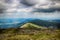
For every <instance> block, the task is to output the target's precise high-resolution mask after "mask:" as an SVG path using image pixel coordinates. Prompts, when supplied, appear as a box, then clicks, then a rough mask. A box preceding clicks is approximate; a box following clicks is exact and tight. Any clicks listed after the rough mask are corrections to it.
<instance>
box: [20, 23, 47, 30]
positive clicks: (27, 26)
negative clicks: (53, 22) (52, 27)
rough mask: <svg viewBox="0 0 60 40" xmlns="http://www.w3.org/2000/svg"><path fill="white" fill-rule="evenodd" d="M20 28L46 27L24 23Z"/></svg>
mask: <svg viewBox="0 0 60 40" xmlns="http://www.w3.org/2000/svg"><path fill="white" fill-rule="evenodd" d="M20 28H41V29H47V27H43V26H39V25H36V24H33V23H26V24H24V25H23V26H21V27H20Z"/></svg>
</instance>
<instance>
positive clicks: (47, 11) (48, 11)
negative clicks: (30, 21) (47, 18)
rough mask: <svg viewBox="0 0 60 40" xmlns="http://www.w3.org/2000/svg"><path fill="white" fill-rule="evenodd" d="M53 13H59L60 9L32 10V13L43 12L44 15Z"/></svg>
mask: <svg viewBox="0 0 60 40" xmlns="http://www.w3.org/2000/svg"><path fill="white" fill-rule="evenodd" d="M55 11H60V8H57V9H56V8H49V9H34V10H33V12H45V13H51V12H55Z"/></svg>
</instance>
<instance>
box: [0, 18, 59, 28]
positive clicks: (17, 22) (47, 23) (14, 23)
mask: <svg viewBox="0 0 60 40" xmlns="http://www.w3.org/2000/svg"><path fill="white" fill-rule="evenodd" d="M0 23H2V25H0V29H3V28H4V29H6V28H18V27H21V26H23V25H24V24H26V23H32V24H35V25H38V26H42V27H48V28H50V27H52V28H60V22H58V21H56V20H55V21H54V20H52V21H51V20H40V19H31V18H29V19H5V20H3V19H2V20H0Z"/></svg>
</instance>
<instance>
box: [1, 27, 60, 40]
mask: <svg viewBox="0 0 60 40" xmlns="http://www.w3.org/2000/svg"><path fill="white" fill-rule="evenodd" d="M0 40H60V30H50V29H40V30H37V29H19V28H18V29H6V30H3V32H2V33H0Z"/></svg>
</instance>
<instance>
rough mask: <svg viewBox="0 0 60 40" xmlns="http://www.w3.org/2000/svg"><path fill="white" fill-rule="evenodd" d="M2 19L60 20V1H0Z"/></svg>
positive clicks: (0, 16)
mask: <svg viewBox="0 0 60 40" xmlns="http://www.w3.org/2000/svg"><path fill="white" fill-rule="evenodd" d="M0 5H1V6H0V9H3V11H2V12H1V13H0V18H38V19H44V20H50V19H51V20H54V19H60V0H0Z"/></svg>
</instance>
